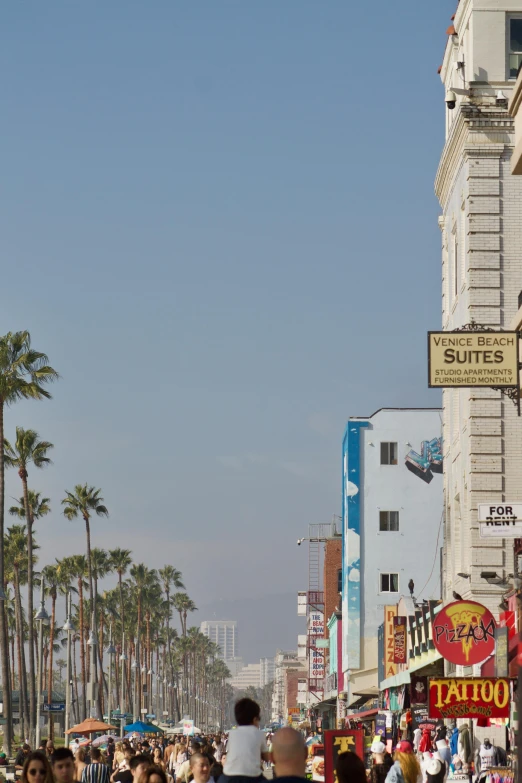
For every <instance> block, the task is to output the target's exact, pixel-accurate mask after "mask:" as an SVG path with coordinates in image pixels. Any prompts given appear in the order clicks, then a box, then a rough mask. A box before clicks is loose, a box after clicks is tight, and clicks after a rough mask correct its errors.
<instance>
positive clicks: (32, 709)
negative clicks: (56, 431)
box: [19, 468, 36, 743]
mask: <svg viewBox="0 0 522 783" xmlns="http://www.w3.org/2000/svg"><path fill="white" fill-rule="evenodd" d="M19 475H20V478H21V479H22V489H23V495H24V509H25V518H26V521H27V559H28V568H27V625H28V626H29V645H28V646H29V736H30V742H31V743H34V742H35V737H36V734H35V731H36V668H35V653H34V649H35V633H34V609H33V607H34V594H33V577H34V574H33V512H32V509H31V508H30V507H29V495H28V490H27V471H26V470H25V469H22V468H21V469H20V470H19Z"/></svg>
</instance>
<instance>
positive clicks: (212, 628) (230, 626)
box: [200, 620, 239, 661]
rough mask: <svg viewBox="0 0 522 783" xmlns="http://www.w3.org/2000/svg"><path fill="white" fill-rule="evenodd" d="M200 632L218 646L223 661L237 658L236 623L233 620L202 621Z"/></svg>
mask: <svg viewBox="0 0 522 783" xmlns="http://www.w3.org/2000/svg"><path fill="white" fill-rule="evenodd" d="M200 630H201V633H204V634H205V636H208V638H209V639H210V640H211V641H212V642H214V644H217V645H218V647H219V648H220V649H221V654H222V657H223V658H224V660H225V661H229V660H232V659H233V658H237V657H238V655H239V647H238V639H237V622H236V621H235V620H204V621H203V622H202V623H201V626H200Z"/></svg>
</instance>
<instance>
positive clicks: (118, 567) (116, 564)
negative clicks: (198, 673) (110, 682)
mask: <svg viewBox="0 0 522 783" xmlns="http://www.w3.org/2000/svg"><path fill="white" fill-rule="evenodd" d="M131 555H132V552H131V550H130V549H120V548H117V549H109V557H110V560H111V568H112V570H113V571H116V573H117V574H118V587H119V593H120V627H121V639H120V644H121V655H123V653H124V652H125V650H124V649H123V634H124V633H125V601H124V600H123V577H124V575H125V574H126V573H127V569H128V568H129V566H130V565H131V563H132V557H131ZM127 657H128V656H127ZM121 665H122V666H123V667H125V661H122V662H121ZM129 666H130V661H128V660H127V669H126V670H125V672H124V683H125V682H127V679H128V677H129V673H130V669H129V668H128V667H129ZM117 668H118V664H117V662H116V670H117ZM116 688H117V689H119V683H118V684H117V685H116ZM129 701H130V699H129ZM124 705H125V693H124V692H123V693H122V694H121V702H120V708H121V710H122V712H123V708H124Z"/></svg>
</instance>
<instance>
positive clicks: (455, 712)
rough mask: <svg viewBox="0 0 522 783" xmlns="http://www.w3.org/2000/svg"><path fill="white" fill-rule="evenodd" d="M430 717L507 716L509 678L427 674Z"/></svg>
mask: <svg viewBox="0 0 522 783" xmlns="http://www.w3.org/2000/svg"><path fill="white" fill-rule="evenodd" d="M429 704H430V706H429V714H430V718H507V717H509V680H507V679H494V678H490V677H487V678H482V679H473V678H469V679H468V678H465V677H462V678H461V677H458V678H453V679H451V678H443V679H435V678H430V701H429Z"/></svg>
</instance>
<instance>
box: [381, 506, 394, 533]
mask: <svg viewBox="0 0 522 783" xmlns="http://www.w3.org/2000/svg"><path fill="white" fill-rule="evenodd" d="M398 529H399V512H398V511H379V530H380V531H381V532H383V533H384V532H392V533H394V532H395V533H396V532H397V531H398Z"/></svg>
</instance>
